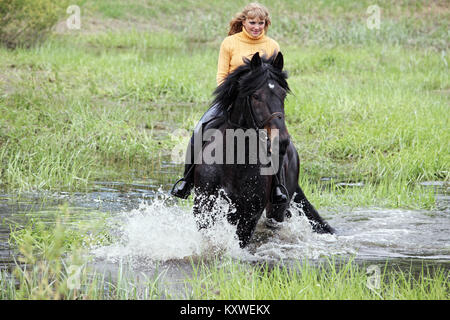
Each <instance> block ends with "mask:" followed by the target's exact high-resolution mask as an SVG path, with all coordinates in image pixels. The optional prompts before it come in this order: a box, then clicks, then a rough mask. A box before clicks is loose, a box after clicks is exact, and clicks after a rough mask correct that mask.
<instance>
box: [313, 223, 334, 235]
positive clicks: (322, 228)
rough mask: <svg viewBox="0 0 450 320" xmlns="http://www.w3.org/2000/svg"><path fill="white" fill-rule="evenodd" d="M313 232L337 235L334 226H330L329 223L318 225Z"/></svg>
mask: <svg viewBox="0 0 450 320" xmlns="http://www.w3.org/2000/svg"><path fill="white" fill-rule="evenodd" d="M313 230H314V231H315V232H317V233H320V234H324V233H328V234H335V233H336V229H334V228H333V227H332V226H330V225H329V224H328V223H323V224H322V223H321V224H316V225H315V226H314V228H313Z"/></svg>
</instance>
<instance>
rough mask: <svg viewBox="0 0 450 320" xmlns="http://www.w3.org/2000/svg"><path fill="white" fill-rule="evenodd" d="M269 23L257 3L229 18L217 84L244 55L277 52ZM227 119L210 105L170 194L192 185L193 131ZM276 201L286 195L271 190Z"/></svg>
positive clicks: (182, 194) (184, 193)
mask: <svg viewBox="0 0 450 320" xmlns="http://www.w3.org/2000/svg"><path fill="white" fill-rule="evenodd" d="M270 24H271V21H270V16H269V11H268V10H267V8H266V7H264V6H263V5H261V4H259V3H255V2H254V3H250V4H248V5H247V6H246V7H245V8H244V9H243V10H242V11H241V12H238V13H237V14H236V15H235V17H234V18H233V19H232V20H231V21H230V30H229V32H228V37H226V38H225V39H224V40H223V42H222V44H221V46H220V51H219V59H218V64H217V76H216V81H217V85H218V86H219V85H220V84H221V83H222V82H223V81H224V80H225V79H226V77H227V76H228V75H229V74H230V73H231V72H233V71H234V70H235V69H236V68H237V67H239V66H240V65H242V64H243V63H244V60H243V59H244V58H248V59H251V57H252V56H253V55H254V54H255V53H256V52H259V54H260V55H261V56H262V55H266V56H267V57H270V56H272V55H273V54H275V53H277V52H279V51H280V46H279V45H278V43H277V42H276V41H275V40H273V39H271V38H269V37H268V36H267V30H268V28H269V26H270ZM225 120H226V117H225V115H224V114H223V111H222V110H221V109H220V108H218V107H217V106H216V105H213V106H211V107H210V108H209V109H208V111H207V112H206V113H205V114H204V115H203V117H202V118H201V119H200V122H199V123H198V124H197V126H196V127H195V129H194V135H193V136H192V138H191V143H190V146H189V147H188V151H190V153H189V152H188V154H189V155H190V157H189V156H188V157H187V160H190V161H186V165H185V171H184V177H183V178H182V179H180V180H178V181H177V182H176V183H175V185H174V187H173V188H172V191H171V193H172V194H173V195H174V196H176V197H179V198H182V199H186V198H187V197H188V196H189V194H190V192H191V190H192V187H193V186H194V177H193V171H194V166H195V164H194V147H193V146H194V136H195V133H196V132H199V131H200V128H201V129H202V132H205V131H206V130H207V129H212V128H217V127H218V126H220V124H222V123H223V121H225ZM273 199H276V201H277V202H278V203H281V202H285V201H286V200H287V196H286V195H285V194H284V193H283V192H282V191H281V190H280V189H279V188H278V189H276V190H274V197H273Z"/></svg>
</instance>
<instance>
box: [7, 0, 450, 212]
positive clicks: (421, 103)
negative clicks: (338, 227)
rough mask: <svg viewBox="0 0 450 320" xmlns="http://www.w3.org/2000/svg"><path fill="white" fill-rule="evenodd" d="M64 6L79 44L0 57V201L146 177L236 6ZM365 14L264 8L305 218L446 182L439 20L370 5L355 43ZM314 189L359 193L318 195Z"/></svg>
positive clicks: (187, 114) (206, 88) (417, 7)
mask: <svg viewBox="0 0 450 320" xmlns="http://www.w3.org/2000/svg"><path fill="white" fill-rule="evenodd" d="M77 3H78V4H79V5H80V6H81V8H82V19H84V20H82V21H84V22H85V23H84V25H82V26H84V27H82V30H81V31H80V32H66V33H63V34H55V35H54V36H53V38H51V39H49V40H48V41H46V42H45V43H43V44H42V45H41V46H38V47H35V48H32V49H17V50H15V51H10V50H6V49H0V88H1V89H2V91H1V92H2V93H1V95H0V112H1V114H2V117H1V118H0V163H1V166H0V186H2V189H6V190H9V191H12V192H21V191H27V190H69V191H76V190H84V189H85V188H86V187H88V185H89V183H90V182H91V181H93V180H96V179H110V180H128V179H132V177H133V175H136V172H138V173H139V175H140V176H141V177H142V176H149V175H150V174H151V172H152V171H155V170H157V168H158V162H159V161H161V159H163V158H164V157H168V156H169V155H170V152H171V149H172V148H173V147H174V146H175V143H176V141H174V139H172V138H171V135H170V133H171V132H173V131H175V130H176V129H178V128H183V129H186V130H191V129H192V128H193V126H194V125H195V124H196V122H197V121H198V119H199V118H200V116H201V115H202V113H203V112H204V111H205V110H206V108H207V106H208V104H209V102H210V101H211V93H212V91H213V90H214V88H215V73H216V63H217V61H216V59H217V53H218V45H219V44H220V41H221V40H222V39H223V37H224V36H225V34H226V27H227V23H228V20H229V18H230V16H232V15H233V14H234V12H235V11H237V10H238V8H239V7H241V6H242V5H244V4H245V3H244V2H243V1H229V2H225V3H216V2H214V3H207V2H198V1H195V2H193V1H178V2H162V3H156V2H143V1H123V0H116V1H88V0H86V1H79V2H77ZM370 4H372V3H371V2H370V1H366V2H364V1H363V2H353V1H343V2H342V1H341V2H339V4H336V3H334V2H329V1H320V2H306V1H301V2H298V1H275V2H273V3H271V4H270V6H269V8H270V9H271V13H272V17H273V19H272V20H273V26H272V28H271V29H270V35H271V36H272V37H274V38H275V39H277V40H278V42H279V43H280V45H281V48H282V51H283V53H284V54H285V68H286V70H288V72H289V74H290V78H289V84H290V86H291V88H292V91H293V95H291V96H290V97H289V98H288V100H287V102H286V113H287V121H288V129H289V132H290V134H291V137H292V138H293V140H294V142H295V145H296V146H297V149H298V150H299V153H300V158H301V160H302V178H301V182H302V185H305V186H304V188H306V189H308V193H307V194H308V195H310V197H312V198H313V199H314V202H315V203H318V205H319V206H328V205H332V206H333V205H334V206H335V205H338V204H344V205H347V204H350V205H351V204H352V203H353V204H355V205H356V203H358V204H364V205H378V204H380V203H382V204H384V205H387V206H405V207H425V208H430V207H433V205H434V200H433V196H432V195H430V192H429V191H428V190H423V188H421V187H418V186H417V184H418V183H419V182H421V181H428V180H441V181H442V180H444V181H448V180H449V171H448V167H449V163H450V152H449V151H450V150H449V144H448V141H449V138H450V136H449V131H448V129H447V128H448V125H449V117H448V115H447V114H448V112H447V109H448V104H449V95H448V92H449V88H450V84H449V76H448V74H449V73H448V60H449V59H448V56H447V55H445V52H446V51H447V49H448V41H447V40H448V34H447V29H446V25H445V21H448V17H449V10H448V8H447V7H446V6H445V5H443V4H442V2H439V1H436V2H432V3H429V2H425V1H414V2H403V1H399V2H396V3H394V4H393V3H391V2H387V1H386V2H380V3H378V5H379V6H380V7H381V8H382V16H381V28H380V30H369V29H367V27H366V24H365V19H366V18H367V14H366V13H365V9H366V8H367V7H368V6H369V5H370ZM217 12H221V13H223V14H217ZM93 21H95V24H93V23H92V22H93ZM119 22H120V23H119ZM124 25H125V26H127V28H125V27H124ZM101 26H106V27H107V28H106V29H108V28H109V30H110V31H107V32H104V30H105V28H103V29H102V28H100V27H101ZM147 26H148V28H147ZM83 28H84V29H83ZM124 28H125V29H124ZM97 29H99V30H97ZM180 174H181V169H180ZM323 177H331V178H333V179H335V181H342V180H344V181H354V182H363V183H364V187H362V188H359V189H357V190H354V189H349V190H346V191H345V192H339V193H336V192H329V191H327V190H323V189H322V187H321V186H320V183H319V181H320V179H321V178H323ZM172 178H173V180H175V178H176V177H175V176H173V177H172Z"/></svg>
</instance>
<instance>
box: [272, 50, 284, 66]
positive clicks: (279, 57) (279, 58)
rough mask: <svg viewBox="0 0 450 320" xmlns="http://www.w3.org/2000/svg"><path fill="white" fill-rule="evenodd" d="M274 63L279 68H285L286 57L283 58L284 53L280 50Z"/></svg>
mask: <svg viewBox="0 0 450 320" xmlns="http://www.w3.org/2000/svg"><path fill="white" fill-rule="evenodd" d="M272 65H273V66H274V67H275V68H277V69H278V70H280V71H281V70H283V66H284V58H283V54H282V53H281V51H280V52H278V54H277V56H276V58H275V60H274V61H273V63H272Z"/></svg>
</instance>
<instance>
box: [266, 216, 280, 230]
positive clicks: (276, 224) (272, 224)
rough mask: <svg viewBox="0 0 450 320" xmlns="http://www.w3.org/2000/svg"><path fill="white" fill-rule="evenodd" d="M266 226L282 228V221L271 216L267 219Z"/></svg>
mask: <svg viewBox="0 0 450 320" xmlns="http://www.w3.org/2000/svg"><path fill="white" fill-rule="evenodd" d="M266 227H268V228H270V229H280V228H281V222H278V221H276V220H275V219H273V218H269V219H266Z"/></svg>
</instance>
